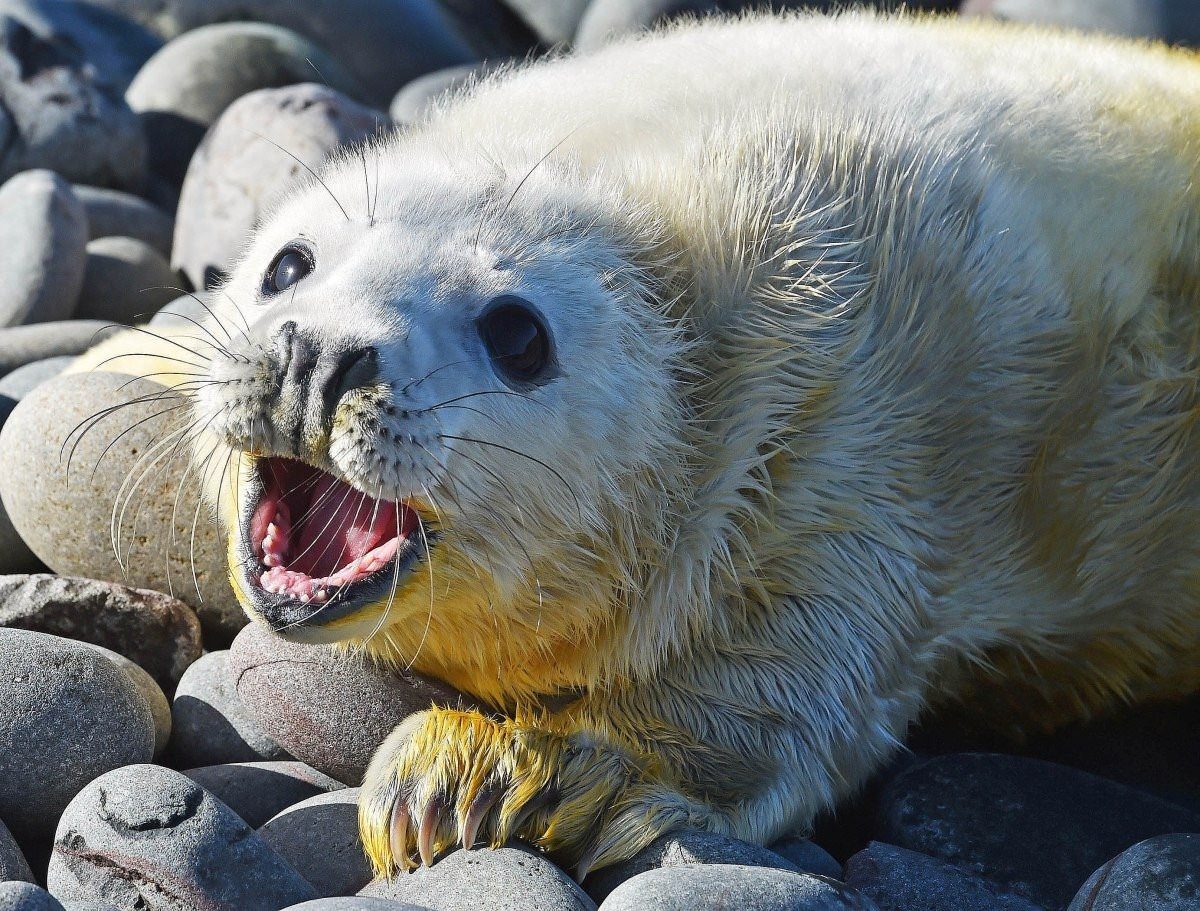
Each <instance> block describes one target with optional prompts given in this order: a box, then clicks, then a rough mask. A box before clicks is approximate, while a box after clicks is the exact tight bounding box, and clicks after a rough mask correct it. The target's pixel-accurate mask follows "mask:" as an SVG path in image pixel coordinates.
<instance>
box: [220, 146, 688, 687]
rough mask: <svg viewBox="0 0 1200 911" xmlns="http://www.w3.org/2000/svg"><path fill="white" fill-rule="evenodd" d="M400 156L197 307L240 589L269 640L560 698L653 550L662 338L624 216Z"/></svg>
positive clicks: (670, 387) (311, 204) (258, 250)
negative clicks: (555, 690)
mask: <svg viewBox="0 0 1200 911" xmlns="http://www.w3.org/2000/svg"><path fill="white" fill-rule="evenodd" d="M400 154H401V153H400V151H398V150H396V149H394V148H393V149H390V150H389V148H388V147H386V146H385V147H383V148H380V149H378V150H374V149H371V150H362V151H361V153H356V154H355V155H351V156H347V157H346V158H345V159H343V160H341V161H339V162H337V163H335V164H333V165H332V166H330V168H329V169H328V170H327V172H326V173H325V174H323V175H322V177H321V179H320V180H319V181H314V182H313V183H312V184H311V185H309V186H307V187H305V188H304V189H303V190H301V191H300V192H298V193H297V194H296V195H294V196H293V197H292V198H290V200H289V201H287V202H286V203H285V204H284V205H283V206H282V207H281V208H279V209H278V211H276V212H275V213H274V215H273V216H272V217H270V218H269V219H268V220H267V221H266V222H265V224H264V225H263V226H262V228H261V229H260V230H259V231H257V233H256V235H255V237H254V238H253V240H252V242H251V243H250V244H249V246H248V249H247V251H246V253H245V255H244V257H243V259H242V260H241V262H240V263H239V264H238V265H237V266H236V268H235V269H234V270H233V272H232V273H231V275H230V277H229V280H228V282H227V283H226V284H225V286H224V289H223V293H222V294H221V295H219V296H218V297H219V300H220V304H219V306H218V310H217V313H216V316H217V318H218V319H219V321H220V323H221V324H222V325H223V326H224V327H225V328H226V329H227V330H228V333H229V335H230V336H231V340H230V341H229V342H228V343H227V344H223V345H221V346H220V350H216V351H214V354H213V357H212V359H211V362H210V364H209V365H208V367H207V370H206V375H205V377H204V380H203V384H202V391H201V394H200V395H199V396H198V405H197V407H198V410H199V413H198V414H197V419H198V422H199V424H200V425H201V426H204V427H206V428H207V432H206V434H205V436H204V441H202V442H201V444H199V446H198V449H199V451H200V455H201V456H202V457H204V458H205V460H206V462H207V463H208V464H210V465H213V466H220V474H221V477H213V476H215V475H216V474H217V470H216V469H214V470H213V471H211V472H210V482H209V486H210V487H213V488H216V487H219V488H220V490H219V491H217V492H215V493H214V496H215V497H216V499H217V501H218V504H219V512H220V514H221V517H222V520H223V522H224V524H225V526H226V530H227V532H228V534H229V541H230V545H229V560H230V568H231V574H232V578H233V583H234V587H235V590H237V591H238V593H239V595H240V597H241V599H242V602H243V604H244V606H245V607H246V609H247V610H248V611H249V612H250V613H251V615H252V616H253V617H257V618H260V619H262V620H263V621H265V622H266V623H268V624H270V626H271V627H272V628H274V629H275V630H276V631H278V632H279V633H281V634H283V635H285V636H289V637H293V638H296V639H302V640H305V641H316V642H332V641H343V640H351V641H364V640H365V641H366V642H367V645H368V647H369V648H371V649H373V650H375V651H376V652H379V653H382V654H384V655H388V656H391V657H394V658H395V659H397V660H400V661H404V662H411V661H413V659H414V658H415V657H417V656H418V655H419V656H420V663H419V666H420V667H421V668H422V669H427V670H430V671H431V672H436V673H438V674H440V675H441V676H443V677H444V678H445V679H447V680H449V681H451V682H456V683H459V684H460V685H473V688H474V690H475V691H476V692H479V691H480V690H481V689H486V688H487V686H486V684H485V683H481V682H480V680H479V679H477V678H479V677H481V676H482V677H484V678H487V679H490V680H491V681H493V682H495V681H496V679H497V678H498V677H501V676H502V677H503V678H504V688H505V689H507V688H510V687H511V688H514V689H516V690H520V689H521V687H522V681H525V682H528V683H530V685H533V686H535V687H537V688H544V687H545V686H546V685H547V683H549V684H550V685H551V686H553V685H555V680H556V679H558V678H559V677H569V676H570V674H568V673H567V671H566V670H565V668H566V667H567V665H568V664H570V663H571V662H568V661H565V660H564V659H563V655H564V651H582V650H583V649H584V648H585V646H586V645H587V643H589V642H591V643H593V644H594V643H595V642H596V640H597V639H598V637H601V636H603V635H605V634H606V631H611V630H612V628H613V627H614V625H619V624H620V623H621V619H620V618H619V617H617V616H614V610H613V605H614V604H619V603H621V602H622V600H623V599H622V597H621V594H622V592H623V591H625V590H627V589H628V588H629V586H631V585H633V584H635V577H636V576H637V575H638V574H639V571H638V566H639V564H641V563H643V562H644V561H647V560H650V561H652V560H654V559H655V555H654V553H653V550H654V548H653V547H652V546H650V545H649V542H651V541H654V540H659V539H661V537H662V529H661V525H662V521H663V520H662V512H663V511H662V508H661V504H660V503H657V502H654V494H653V492H654V491H661V490H662V489H663V488H664V486H665V485H667V484H668V483H669V480H668V479H667V478H666V477H665V472H664V465H666V464H668V463H669V462H670V460H671V458H672V455H671V454H670V453H669V452H668V450H669V449H670V448H671V443H670V441H672V440H677V439H678V438H679V432H678V429H677V426H676V425H677V423H678V421H679V420H680V408H679V405H678V403H677V402H676V400H675V397H674V388H675V386H674V378H673V377H674V370H675V364H676V362H677V358H678V354H679V351H680V341H679V338H678V336H677V334H676V333H675V331H674V330H673V329H672V328H671V323H670V321H669V320H668V319H667V318H666V314H665V313H664V312H663V307H662V305H661V304H660V303H659V302H660V301H661V300H662V294H661V289H659V288H657V287H654V286H652V285H651V283H650V280H649V279H648V276H649V275H651V274H653V273H652V272H651V271H650V270H648V269H647V268H646V266H645V256H646V251H647V249H649V248H650V245H648V242H647V241H646V239H645V237H644V236H638V232H639V231H643V230H644V229H643V228H635V227H634V224H635V223H638V224H640V222H639V220H638V219H636V218H632V217H631V216H630V214H629V212H628V211H623V208H624V207H623V206H622V205H621V204H620V203H619V202H618V201H617V200H616V199H615V197H612V196H610V195H608V194H607V193H606V192H605V191H603V190H602V189H601V188H600V187H599V186H598V185H595V184H594V183H587V182H584V181H582V180H580V179H577V178H576V177H574V176H573V172H572V170H571V168H570V167H569V166H568V165H567V164H564V163H562V162H553V163H552V162H550V161H544V162H542V163H541V165H540V166H539V167H537V168H535V169H534V170H533V171H532V172H526V173H524V174H521V173H516V174H498V173H497V172H496V171H495V170H492V169H485V168H483V167H480V168H479V169H478V172H477V173H476V174H473V175H468V174H464V173H462V172H460V171H458V170H455V169H454V168H453V167H451V166H450V165H449V164H447V162H446V161H445V159H444V158H442V157H440V156H438V155H437V154H430V155H429V156H427V157H425V156H422V155H421V154H420V152H419V150H415V149H412V148H408V149H405V150H404V158H403V160H400V158H399V155H400ZM376 155H379V156H381V157H382V158H381V161H380V162H379V163H378V165H377V163H376V158H375V156H376ZM389 156H391V157H389ZM535 160H536V158H535ZM376 167H378V174H379V177H378V179H377V180H376V179H375V178H374V176H373V175H374V173H375V169H376ZM364 178H366V179H365V180H364ZM214 347H217V346H214ZM205 446H207V447H209V449H210V451H204V447H205ZM222 455H224V456H226V458H225V459H224V460H222V459H221V458H220V456H222ZM559 682H560V683H570V682H571V681H570V680H567V679H563V680H560V681H559Z"/></svg>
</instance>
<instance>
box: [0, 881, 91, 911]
mask: <svg viewBox="0 0 1200 911" xmlns="http://www.w3.org/2000/svg"><path fill="white" fill-rule="evenodd" d="M0 911H63V906H62V905H61V904H60V903H59V901H58V899H56V898H55V897H54V896H53V895H51V894H50V893H49V892H47V891H46V890H45V889H42V888H39V887H38V886H35V885H33V884H32V883H4V882H0ZM72 911H74V909H72Z"/></svg>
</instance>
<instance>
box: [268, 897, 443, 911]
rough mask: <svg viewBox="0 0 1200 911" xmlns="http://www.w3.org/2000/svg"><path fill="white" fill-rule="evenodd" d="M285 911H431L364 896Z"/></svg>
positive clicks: (335, 899)
mask: <svg viewBox="0 0 1200 911" xmlns="http://www.w3.org/2000/svg"><path fill="white" fill-rule="evenodd" d="M283 911H429V909H428V908H418V907H417V906H416V905H410V904H407V903H405V904H402V903H400V902H393V901H388V900H387V899H386V898H367V897H366V896H363V895H356V896H350V897H348V898H318V899H317V900H316V901H311V902H304V903H303V904H300V905H292V907H290V908H284V909H283Z"/></svg>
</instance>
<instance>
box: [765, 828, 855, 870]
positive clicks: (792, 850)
mask: <svg viewBox="0 0 1200 911" xmlns="http://www.w3.org/2000/svg"><path fill="white" fill-rule="evenodd" d="M767 847H769V848H770V849H771V850H772V851H774V852H775V853H776V854H778V855H779V856H780V857H782V858H783V859H784V860H790V861H791V862H792V863H793V864H795V865H796V866H797V867H799V868H800V870H801V872H803V873H815V874H816V875H817V876H828V877H829V878H830V879H841V878H842V865H841V864H839V863H838V862H837V861H836V860H834V858H833V855H832V854H830V853H829V852H828V851H826V850H825V849H824V848H822V847H821V846H820V845H818V844H816V843H815V842H812V841H810V840H809V839H807V838H785V839H783V840H782V841H777V842H775V844H773V845H768V846H767Z"/></svg>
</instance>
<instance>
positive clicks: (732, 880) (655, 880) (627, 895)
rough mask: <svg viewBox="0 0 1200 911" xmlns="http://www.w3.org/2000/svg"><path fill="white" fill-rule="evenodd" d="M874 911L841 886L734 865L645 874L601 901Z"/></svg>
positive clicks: (637, 910) (770, 910)
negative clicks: (699, 898)
mask: <svg viewBox="0 0 1200 911" xmlns="http://www.w3.org/2000/svg"><path fill="white" fill-rule="evenodd" d="M698 896H703V902H704V907H708V908H737V909H738V911H877V909H876V906H875V903H874V902H872V901H871V900H870V899H867V898H865V897H863V896H861V895H859V894H858V893H856V892H854V891H853V890H851V889H849V888H847V887H846V886H844V885H842V884H841V883H838V882H835V881H833V880H831V879H825V878H824V877H821V876H812V875H810V874H808V873H791V872H788V871H787V870H772V869H771V868H769V867H741V866H737V865H735V864H694V865H684V866H682V867H664V868H662V869H659V870H650V871H648V872H646V873H642V874H641V875H639V876H635V877H634V878H633V879H630V880H627V881H626V882H624V883H623V884H622V885H620V886H619V887H618V888H617V889H616V890H615V891H614V892H613V893H612V894H611V895H610V896H609V897H608V898H607V899H605V901H604V911H648V909H651V908H653V909H654V911H694V909H695V908H696V907H697V898H698Z"/></svg>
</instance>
